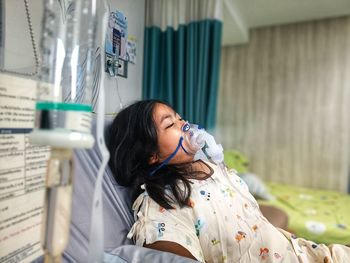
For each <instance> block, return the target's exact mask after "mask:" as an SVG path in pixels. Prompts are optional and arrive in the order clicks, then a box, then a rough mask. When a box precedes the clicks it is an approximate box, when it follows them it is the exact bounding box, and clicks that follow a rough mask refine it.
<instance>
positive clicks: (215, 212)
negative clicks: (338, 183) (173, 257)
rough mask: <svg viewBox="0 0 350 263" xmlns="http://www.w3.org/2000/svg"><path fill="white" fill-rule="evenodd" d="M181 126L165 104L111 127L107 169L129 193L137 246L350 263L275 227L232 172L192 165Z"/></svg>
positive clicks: (144, 104)
mask: <svg viewBox="0 0 350 263" xmlns="http://www.w3.org/2000/svg"><path fill="white" fill-rule="evenodd" d="M185 124H186V122H185V121H184V120H182V119H181V117H180V116H179V115H178V114H177V113H176V112H175V111H174V110H173V109H172V108H171V107H170V106H169V105H167V104H165V103H164V102H161V101H157V100H146V101H139V102H136V103H134V104H132V105H131V106H129V107H127V108H125V109H124V110H122V111H121V112H119V113H118V115H117V116H116V118H115V120H114V122H113V123H112V125H111V128H110V130H109V132H110V134H109V137H110V143H109V150H110V153H111V159H110V167H111V169H112V171H113V172H114V175H115V179H116V181H117V182H118V183H119V184H121V185H123V186H128V187H130V188H131V189H132V195H133V200H135V201H134V204H133V207H132V209H133V210H134V213H135V219H136V222H135V224H134V225H133V227H132V229H131V230H130V233H129V235H128V237H129V238H131V237H133V239H134V241H135V242H136V245H139V246H145V247H149V248H153V249H158V250H162V251H167V252H172V253H175V254H178V255H181V256H185V257H188V258H191V259H196V260H198V261H201V262H282V261H283V262H350V248H347V247H345V246H341V245H333V246H330V247H327V246H325V245H317V244H315V243H313V242H310V241H306V240H304V239H301V238H296V237H294V236H293V235H291V234H290V233H288V232H285V231H283V230H280V229H277V228H275V227H274V226H273V225H271V224H270V223H269V222H268V221H267V220H266V218H265V217H264V216H263V215H262V214H261V212H260V210H259V207H258V204H257V202H256V201H255V199H254V198H253V197H252V195H250V193H249V191H248V188H247V186H246V185H245V183H244V182H243V181H242V180H241V179H240V178H239V177H238V176H237V175H236V174H234V173H233V172H229V175H228V176H227V175H226V173H223V172H222V170H220V169H219V168H218V167H217V166H216V165H213V164H211V163H209V162H205V161H202V160H198V161H194V160H193V157H194V156H193V154H191V151H189V148H190V145H188V144H187V142H186V140H183V138H184V135H185V133H186V129H184V126H185Z"/></svg>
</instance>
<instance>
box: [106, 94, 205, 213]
mask: <svg viewBox="0 0 350 263" xmlns="http://www.w3.org/2000/svg"><path fill="white" fill-rule="evenodd" d="M158 103H160V104H165V105H167V106H169V105H168V104H167V103H165V102H162V101H159V100H143V101H138V102H136V103H134V104H132V105H130V106H128V107H127V108H125V109H123V110H122V111H120V112H119V113H118V115H117V116H116V117H115V119H114V121H113V123H112V124H111V126H110V129H109V134H108V137H109V143H108V148H109V151H110V155H111V158H110V160H109V166H110V168H111V170H112V172H113V173H114V177H115V179H116V181H117V182H118V183H119V184H120V185H123V186H127V187H130V188H131V190H132V199H133V200H135V198H136V197H137V196H138V195H139V194H140V193H142V191H143V190H142V189H141V185H143V184H144V185H145V188H146V190H147V193H148V194H149V196H150V197H151V198H152V199H153V200H154V201H156V202H157V203H158V204H159V205H160V206H162V207H164V208H166V209H171V208H173V206H172V204H174V203H177V204H178V205H179V206H180V207H184V206H188V205H189V197H190V194H191V185H190V184H191V183H190V181H189V180H188V178H189V176H193V175H196V174H199V173H201V172H195V171H193V170H192V168H191V164H190V163H187V164H180V165H179V164H178V165H166V166H164V167H162V168H161V169H159V170H157V171H156V172H155V173H154V174H152V175H150V173H151V172H152V170H153V169H154V168H155V167H157V166H158V165H159V163H156V164H152V165H151V164H149V160H150V158H151V156H152V155H153V154H154V153H158V140H157V130H156V125H155V122H154V119H153V112H154V109H155V106H156V104H158ZM169 107H171V106H169Z"/></svg>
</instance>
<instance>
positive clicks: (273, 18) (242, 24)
mask: <svg viewBox="0 0 350 263" xmlns="http://www.w3.org/2000/svg"><path fill="white" fill-rule="evenodd" d="M223 1H224V23H223V24H224V25H223V45H237V44H243V43H247V42H248V41H249V29H251V28H257V27H263V26H270V25H281V24H289V23H296V22H302V21H310V20H317V19H323V18H331V17H338V16H344V15H350V0H223Z"/></svg>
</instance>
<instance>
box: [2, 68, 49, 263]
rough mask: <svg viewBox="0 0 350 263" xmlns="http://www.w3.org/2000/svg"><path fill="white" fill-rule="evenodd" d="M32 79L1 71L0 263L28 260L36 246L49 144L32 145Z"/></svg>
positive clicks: (37, 249) (36, 254) (38, 249)
mask: <svg viewBox="0 0 350 263" xmlns="http://www.w3.org/2000/svg"><path fill="white" fill-rule="evenodd" d="M36 85H37V84H36V82H35V81H32V80H29V79H25V78H21V77H14V76H11V75H6V74H0V263H4V262H6V263H10V262H11V263H12V262H31V261H33V260H34V259H36V258H38V257H39V256H41V255H42V254H43V251H42V249H41V244H40V238H41V222H42V213H43V204H44V185H45V173H46V163H47V160H48V158H49V156H50V149H49V147H39V146H33V145H31V144H30V143H29V140H28V134H29V132H30V131H31V130H32V129H33V126H34V112H35V111H34V110H35V99H36Z"/></svg>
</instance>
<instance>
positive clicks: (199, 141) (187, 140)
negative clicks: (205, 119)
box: [181, 122, 205, 156]
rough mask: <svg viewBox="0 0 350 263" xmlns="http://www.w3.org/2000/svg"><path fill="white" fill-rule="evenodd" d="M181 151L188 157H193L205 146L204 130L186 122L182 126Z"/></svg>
mask: <svg viewBox="0 0 350 263" xmlns="http://www.w3.org/2000/svg"><path fill="white" fill-rule="evenodd" d="M181 129H182V137H183V142H182V145H181V146H182V149H183V150H184V151H185V153H187V154H188V155H193V156H194V155H195V154H196V153H197V152H198V151H199V150H200V149H202V148H203V147H204V145H205V138H204V132H205V131H204V129H201V128H200V127H199V126H198V125H196V124H190V123H188V122H186V123H185V124H184V125H183V126H182V128H181Z"/></svg>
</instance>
